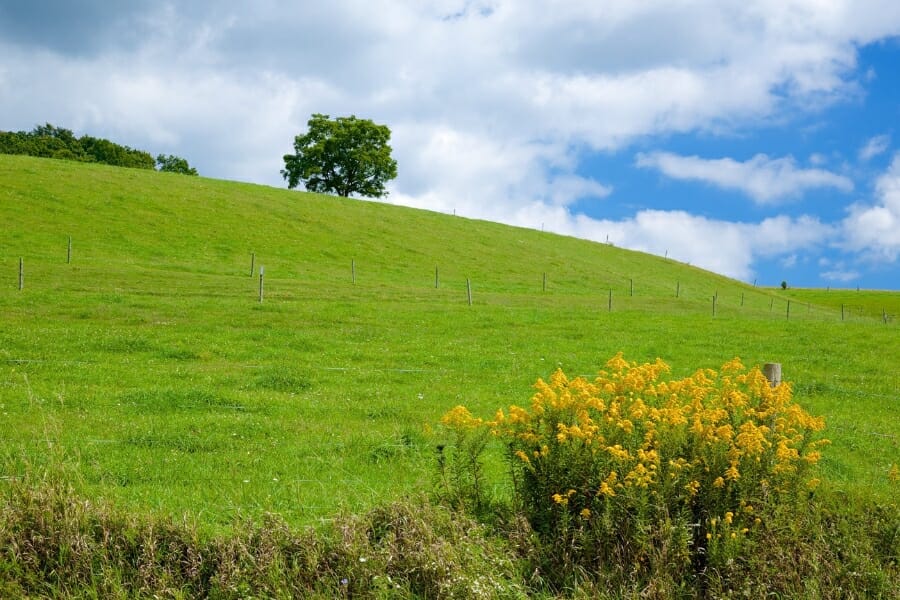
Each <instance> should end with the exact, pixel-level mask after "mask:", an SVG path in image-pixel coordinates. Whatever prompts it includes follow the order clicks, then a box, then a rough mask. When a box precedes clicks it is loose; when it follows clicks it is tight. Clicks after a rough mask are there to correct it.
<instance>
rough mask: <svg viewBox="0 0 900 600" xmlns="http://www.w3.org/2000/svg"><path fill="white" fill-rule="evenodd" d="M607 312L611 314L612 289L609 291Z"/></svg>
mask: <svg viewBox="0 0 900 600" xmlns="http://www.w3.org/2000/svg"><path fill="white" fill-rule="evenodd" d="M608 312H612V288H610V290H609V308H608Z"/></svg>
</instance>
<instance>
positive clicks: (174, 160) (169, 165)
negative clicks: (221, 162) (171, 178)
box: [156, 154, 197, 175]
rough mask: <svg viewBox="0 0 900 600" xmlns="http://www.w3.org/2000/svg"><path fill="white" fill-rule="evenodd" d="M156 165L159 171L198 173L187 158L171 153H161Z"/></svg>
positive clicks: (183, 173)
mask: <svg viewBox="0 0 900 600" xmlns="http://www.w3.org/2000/svg"><path fill="white" fill-rule="evenodd" d="M156 166H157V168H158V170H159V171H165V172H166V173H181V174H182V175H197V169H195V168H194V167H192V166H191V165H189V164H188V161H187V160H185V159H183V158H181V157H180V156H175V155H173V154H169V155H168V156H165V155H163V154H160V155H159V156H157V157H156Z"/></svg>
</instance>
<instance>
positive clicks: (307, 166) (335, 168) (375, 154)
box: [281, 114, 397, 197]
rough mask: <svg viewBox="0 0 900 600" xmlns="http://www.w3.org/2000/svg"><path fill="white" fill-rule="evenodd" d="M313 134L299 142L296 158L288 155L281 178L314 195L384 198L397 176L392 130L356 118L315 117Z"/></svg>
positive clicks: (300, 137)
mask: <svg viewBox="0 0 900 600" xmlns="http://www.w3.org/2000/svg"><path fill="white" fill-rule="evenodd" d="M307 126H308V127H309V131H307V133H305V134H304V135H298V136H296V137H295V138H294V152H295V153H294V154H285V156H284V169H283V170H282V171H281V175H282V176H283V177H284V178H285V179H286V180H287V182H288V187H289V188H291V189H293V188H295V187H297V186H298V185H299V184H300V183H302V184H303V186H304V187H305V188H306V189H307V190H308V191H311V192H323V193H335V194H338V195H339V196H345V197H346V196H350V195H351V194H359V195H360V196H368V197H380V196H385V195H387V190H385V188H384V185H385V183H387V182H388V181H390V180H391V179H394V178H395V177H396V176H397V161H395V160H394V159H393V158H391V147H390V145H388V142H389V141H390V139H391V130H390V129H389V128H388V127H387V126H386V125H376V124H375V123H374V122H372V121H371V120H369V119H357V118H356V117H355V116H349V117H337V118H336V119H331V118H329V116H328V115H323V114H314V115H312V117H311V118H310V119H309V121H308V122H307Z"/></svg>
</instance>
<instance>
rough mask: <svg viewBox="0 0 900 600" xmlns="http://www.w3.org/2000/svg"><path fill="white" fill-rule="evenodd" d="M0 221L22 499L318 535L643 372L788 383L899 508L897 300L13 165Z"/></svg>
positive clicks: (1, 317)
mask: <svg viewBox="0 0 900 600" xmlns="http://www.w3.org/2000/svg"><path fill="white" fill-rule="evenodd" d="M0 222H2V223H3V228H2V235H0V419H2V421H0V423H2V426H3V430H2V432H0V448H2V451H3V453H5V454H6V455H7V457H8V459H7V460H6V461H5V463H4V464H5V465H6V467H5V468H7V469H8V470H9V471H11V472H8V473H5V474H4V475H5V476H6V477H11V476H16V475H17V474H18V473H16V472H12V471H15V470H17V469H18V470H22V469H25V468H27V466H28V465H41V464H44V463H47V462H49V461H57V460H59V459H60V457H63V458H64V461H65V462H66V464H67V465H68V466H69V468H71V469H73V470H74V471H75V472H77V473H78V479H79V484H78V485H79V488H80V489H81V491H83V492H84V493H85V494H87V495H89V496H91V497H102V498H106V499H110V500H112V501H114V502H116V503H119V504H121V505H122V506H124V507H127V508H128V509H130V510H136V511H154V512H157V513H162V514H174V515H181V514H184V513H187V514H188V515H190V516H191V518H195V519H197V520H198V521H199V522H201V523H202V524H204V525H205V526H212V527H216V526H219V525H223V524H228V523H231V522H232V521H233V519H234V517H235V516H236V515H249V516H256V515H260V514H262V513H265V512H277V513H280V514H282V515H283V516H284V517H285V518H286V519H287V520H288V521H289V522H291V523H295V524H308V523H315V522H317V521H318V520H320V519H327V518H329V517H331V516H333V515H334V514H335V513H336V512H337V511H338V510H339V508H342V507H343V508H347V509H349V510H353V511H358V510H362V509H365V508H368V507H371V506H374V505H376V504H378V503H380V502H384V501H386V500H388V499H392V498H397V497H402V496H406V495H408V494H410V493H413V492H415V491H418V490H423V489H425V490H427V489H429V487H430V486H431V484H432V481H433V478H434V471H435V467H434V465H435V452H434V447H435V444H436V443H438V442H439V441H440V432H439V428H437V426H436V424H437V422H438V421H439V419H440V416H441V415H442V414H443V413H444V412H446V411H447V410H448V409H450V408H452V407H453V406H455V405H456V404H461V403H462V404H465V405H467V406H468V407H470V408H471V409H472V410H474V411H481V412H482V413H483V414H484V415H485V416H487V415H490V414H493V412H494V411H495V410H496V408H498V407H501V406H506V405H509V404H511V403H526V402H527V401H528V399H529V397H530V395H531V385H532V384H533V383H534V381H535V380H536V379H537V378H538V377H546V376H548V375H549V374H550V373H551V372H552V371H553V370H554V369H556V368H557V367H558V366H561V367H563V368H564V369H565V371H566V372H567V373H569V374H570V375H574V374H583V375H591V374H593V373H595V372H596V371H597V370H598V369H599V368H600V367H602V365H603V363H604V362H605V361H606V360H607V359H608V358H609V357H611V356H612V355H613V354H615V353H616V352H617V351H623V352H624V353H625V356H626V358H628V359H629V360H636V361H647V360H653V359H655V358H656V357H660V358H662V359H664V360H665V361H667V362H668V363H669V364H670V365H671V366H672V368H673V371H674V372H675V373H676V374H687V373H689V372H691V371H693V370H695V369H696V368H699V367H713V368H717V367H718V366H720V365H721V364H722V363H723V362H725V361H726V360H729V359H731V358H733V357H734V356H740V357H741V358H742V359H743V360H744V361H745V363H747V364H750V365H753V364H762V363H765V362H780V363H782V365H783V369H784V376H785V379H786V380H789V381H791V382H793V384H794V389H795V391H796V397H797V398H798V400H799V402H800V403H801V404H802V405H804V406H805V407H806V408H807V409H808V410H810V411H811V412H812V413H814V414H819V415H824V416H825V417H826V419H827V423H828V428H827V430H826V435H827V437H829V438H830V439H831V440H833V444H832V446H830V447H829V448H828V449H827V450H826V452H825V458H824V459H823V463H822V464H823V472H824V475H825V477H827V479H828V480H829V481H830V482H831V485H832V486H834V487H837V488H840V489H847V490H850V491H852V492H853V493H857V494H860V495H864V496H871V497H873V498H876V499H890V498H893V497H894V494H895V493H896V484H892V483H890V482H889V480H888V476H887V474H888V471H889V470H890V468H891V465H892V464H897V463H900V448H898V438H900V418H898V416H900V405H898V392H897V390H898V389H900V360H898V357H900V328H898V323H900V293H898V292H870V291H865V290H863V291H859V292H857V291H856V290H851V291H848V290H828V291H824V290H793V289H790V290H787V291H782V290H780V289H779V290H772V289H761V288H754V287H752V286H749V285H746V284H742V283H739V282H736V281H733V280H729V279H726V278H724V277H720V276H717V275H713V274H711V273H708V272H705V271H702V270H700V269H697V268H694V267H691V266H688V265H684V264H681V263H678V262H675V261H671V260H665V259H662V258H659V257H654V256H649V255H645V254H640V253H635V252H630V251H626V250H622V249H618V248H615V247H612V246H608V245H605V244H596V243H589V242H585V241H581V240H576V239H572V238H567V237H561V236H557V235H552V234H547V233H541V232H537V231H532V230H525V229H517V228H511V227H507V226H502V225H497V224H493V223H487V222H480V221H473V220H468V219H463V218H457V217H453V216H450V215H442V214H437V213H430V212H424V211H418V210H412V209H406V208H400V207H394V206H388V205H383V204H378V203H372V202H365V201H357V200H346V199H338V198H334V197H327V196H319V195H312V194H305V193H299V192H289V191H286V190H280V189H274V188H268V187H262V186H254V185H247V184H240V183H233V182H224V181H215V180H210V179H203V178H192V177H184V176H178V175H166V174H161V173H155V172H145V171H139V170H129V169H117V168H112V167H103V166H98V165H83V164H76V163H69V162H61V161H50V160H42V159H34V158H26V157H13V156H0ZM69 236H71V240H72V255H71V262H70V263H67V244H68V239H69ZM251 254H253V255H254V256H255V266H256V269H255V270H254V272H253V274H252V276H251V272H250V266H251ZM20 258H22V259H23V260H24V289H22V290H19V289H18V270H19V259H20ZM260 266H264V267H265V293H264V300H263V302H262V303H260V302H259V267H260ZM436 269H437V276H438V279H439V285H438V286H436V285H435V283H436V281H435V279H436V272H435V270H436ZM354 272H355V282H354V281H353V277H354ZM545 274H546V289H544V276H545ZM467 278H468V279H469V280H470V282H471V289H472V300H473V304H472V305H471V306H470V305H469V303H468V299H467V289H466V280H467ZM610 290H611V292H610ZM610 293H611V295H612V310H609V302H610ZM714 296H716V297H717V302H716V314H715V316H713V297H714ZM789 301H790V308H788V302H789ZM841 305H844V307H845V310H844V317H843V320H842V317H841ZM883 315H887V316H888V318H887V321H886V322H885V319H884V318H883ZM497 468H501V467H499V464H498V466H497ZM498 493H502V490H498Z"/></svg>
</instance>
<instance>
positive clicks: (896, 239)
mask: <svg viewBox="0 0 900 600" xmlns="http://www.w3.org/2000/svg"><path fill="white" fill-rule="evenodd" d="M875 192H876V203H875V204H873V205H868V206H867V205H862V204H855V205H853V206H852V207H850V214H849V215H848V216H847V218H846V219H844V221H843V229H844V242H843V246H844V248H845V249H847V250H851V251H854V252H862V253H864V254H865V256H866V257H867V258H868V259H870V260H873V261H876V262H887V263H893V262H896V260H897V257H898V256H900V152H898V153H897V154H895V155H894V158H893V161H892V162H891V166H890V167H889V168H888V170H887V172H885V173H884V174H882V175H881V177H879V178H878V181H877V182H876V185H875Z"/></svg>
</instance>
